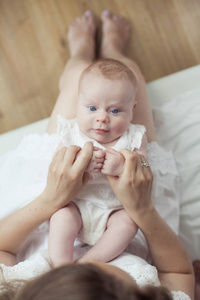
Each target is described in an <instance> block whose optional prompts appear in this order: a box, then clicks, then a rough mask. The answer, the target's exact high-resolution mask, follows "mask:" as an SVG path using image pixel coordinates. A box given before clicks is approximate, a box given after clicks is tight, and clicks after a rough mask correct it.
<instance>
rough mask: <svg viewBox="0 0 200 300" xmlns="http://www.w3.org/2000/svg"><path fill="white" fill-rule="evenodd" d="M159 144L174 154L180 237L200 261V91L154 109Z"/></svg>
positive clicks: (193, 257) (193, 255) (192, 256)
mask: <svg viewBox="0 0 200 300" xmlns="http://www.w3.org/2000/svg"><path fill="white" fill-rule="evenodd" d="M153 115H154V120H155V126H156V131H157V137H158V142H159V143H160V144H161V145H162V146H163V147H164V148H165V149H169V150H171V151H172V152H173V153H174V156H175V161H176V163H177V168H178V171H179V174H180V180H181V182H180V190H181V194H180V205H181V207H180V234H179V235H180V238H181V239H182V241H183V243H184V244H185V246H186V248H187V250H188V252H189V254H190V257H191V259H192V260H194V259H197V258H198V259H200V89H196V90H195V91H191V92H187V93H185V94H182V95H180V96H178V97H176V98H175V99H173V100H172V101H170V102H168V103H166V104H164V105H163V106H161V107H154V108H153Z"/></svg>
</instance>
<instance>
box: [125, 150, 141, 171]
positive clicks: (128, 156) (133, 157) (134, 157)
mask: <svg viewBox="0 0 200 300" xmlns="http://www.w3.org/2000/svg"><path fill="white" fill-rule="evenodd" d="M121 154H122V155H123V156H124V158H125V167H124V172H123V174H125V175H130V174H133V173H135V172H136V171H137V169H138V162H139V161H140V159H139V156H138V153H137V152H131V151H130V150H127V149H123V150H122V151H121Z"/></svg>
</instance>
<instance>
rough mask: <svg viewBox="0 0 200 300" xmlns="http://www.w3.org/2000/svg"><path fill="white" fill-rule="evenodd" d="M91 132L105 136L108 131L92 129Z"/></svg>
mask: <svg viewBox="0 0 200 300" xmlns="http://www.w3.org/2000/svg"><path fill="white" fill-rule="evenodd" d="M93 131H94V132H95V133H97V134H105V133H107V132H108V130H105V129H101V128H97V129H93Z"/></svg>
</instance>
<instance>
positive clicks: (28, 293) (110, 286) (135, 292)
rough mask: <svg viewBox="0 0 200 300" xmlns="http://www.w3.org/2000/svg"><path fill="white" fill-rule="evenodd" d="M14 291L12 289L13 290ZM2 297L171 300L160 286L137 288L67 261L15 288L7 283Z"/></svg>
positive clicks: (16, 299)
mask: <svg viewBox="0 0 200 300" xmlns="http://www.w3.org/2000/svg"><path fill="white" fill-rule="evenodd" d="M14 291H15V292H14ZM0 298H1V300H11V299H12V300H171V299H172V297H171V296H170V293H169V292H168V291H167V290H165V289H163V288H161V287H152V286H149V287H145V288H142V289H140V288H138V287H137V286H136V285H134V284H133V285H131V284H129V283H126V282H123V281H122V280H120V279H117V278H115V277H114V276H113V275H109V274H107V273H106V272H104V271H103V270H101V269H100V268H99V267H97V266H94V265H93V264H83V265H82V264H70V265H66V266H63V267H60V268H57V269H53V270H51V271H50V272H48V273H46V274H43V275H42V276H40V277H37V278H36V279H34V280H31V281H29V282H27V283H25V284H23V285H22V286H20V285H18V284H17V287H16V286H15V289H14V285H13V284H12V286H11V285H10V284H6V285H5V288H4V292H3V294H1V297H0Z"/></svg>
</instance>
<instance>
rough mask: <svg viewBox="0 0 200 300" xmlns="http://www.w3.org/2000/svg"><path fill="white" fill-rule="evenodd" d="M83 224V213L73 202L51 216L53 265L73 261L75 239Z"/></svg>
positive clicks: (50, 234) (50, 233) (51, 257)
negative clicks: (81, 213)
mask: <svg viewBox="0 0 200 300" xmlns="http://www.w3.org/2000/svg"><path fill="white" fill-rule="evenodd" d="M81 225H82V220H81V215H80V213H79V210H78V208H77V207H76V205H75V204H74V203H72V202H71V203H70V204H69V205H68V206H66V207H64V208H62V209H60V210H59V211H57V212H56V213H55V214H54V215H53V216H52V217H51V219H50V230H49V256H50V259H51V263H52V265H53V267H55V268H56V267H59V266H62V265H65V264H67V263H72V262H73V251H74V241H75V238H76V237H77V234H78V232H79V230H80V228H81Z"/></svg>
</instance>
